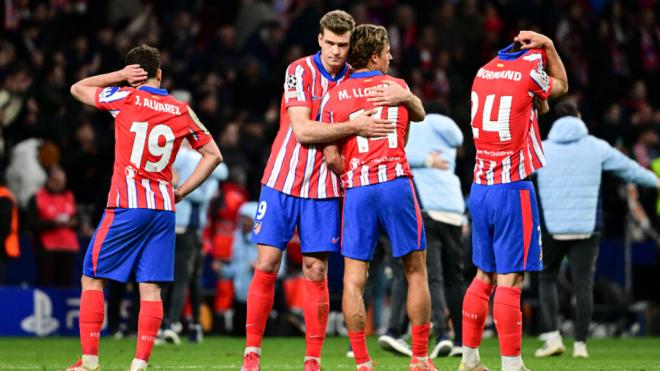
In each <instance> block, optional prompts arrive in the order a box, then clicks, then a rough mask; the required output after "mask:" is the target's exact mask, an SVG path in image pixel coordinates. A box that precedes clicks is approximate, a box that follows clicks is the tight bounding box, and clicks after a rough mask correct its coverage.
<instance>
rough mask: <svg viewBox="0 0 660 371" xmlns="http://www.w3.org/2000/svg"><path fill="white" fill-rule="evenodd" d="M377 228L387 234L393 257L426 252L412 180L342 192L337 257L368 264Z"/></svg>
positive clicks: (371, 256) (394, 181) (393, 181)
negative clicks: (339, 254) (340, 241)
mask: <svg viewBox="0 0 660 371" xmlns="http://www.w3.org/2000/svg"><path fill="white" fill-rule="evenodd" d="M381 228H382V229H384V231H385V232H387V236H388V237H389V239H390V242H391V244H392V255H393V256H394V257H395V258H400V257H402V256H404V255H408V254H409V253H411V252H413V251H422V250H424V249H426V234H425V233H424V223H423V222H422V214H421V213H420V211H419V204H418V203H417V198H416V196H415V189H414V188H413V184H412V179H410V178H404V177H402V178H396V179H394V180H391V181H389V182H385V183H378V184H372V185H368V186H362V187H354V188H349V189H347V190H346V196H345V197H344V210H343V215H342V245H341V254H342V255H343V256H345V257H347V258H351V259H356V260H363V261H371V259H372V258H373V255H374V250H375V249H376V243H377V242H378V238H379V236H380V233H381V231H382V230H381Z"/></svg>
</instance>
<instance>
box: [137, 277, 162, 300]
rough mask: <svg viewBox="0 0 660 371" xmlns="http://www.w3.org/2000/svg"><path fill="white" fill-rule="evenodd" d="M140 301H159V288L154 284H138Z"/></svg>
mask: <svg viewBox="0 0 660 371" xmlns="http://www.w3.org/2000/svg"><path fill="white" fill-rule="evenodd" d="M140 299H141V300H146V301H160V300H161V296H160V286H159V285H158V284H156V283H147V282H141V283H140Z"/></svg>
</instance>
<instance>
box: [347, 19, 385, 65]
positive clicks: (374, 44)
mask: <svg viewBox="0 0 660 371" xmlns="http://www.w3.org/2000/svg"><path fill="white" fill-rule="evenodd" d="M388 43H389V40H388V38H387V30H386V29H385V27H383V26H377V25H375V24H361V25H359V26H357V27H355V30H354V31H353V33H352V34H351V50H350V52H349V54H348V63H350V64H351V66H352V67H353V68H354V69H360V68H365V67H367V65H368V63H369V59H371V56H372V55H373V54H374V53H380V52H381V51H383V48H384V47H385V45H386V44H388Z"/></svg>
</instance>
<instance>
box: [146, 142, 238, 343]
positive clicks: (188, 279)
mask: <svg viewBox="0 0 660 371" xmlns="http://www.w3.org/2000/svg"><path fill="white" fill-rule="evenodd" d="M200 159H201V155H200V154H199V153H198V152H197V151H195V150H193V149H192V148H190V145H189V144H188V141H185V140H184V142H183V144H182V145H181V149H180V150H179V153H178V154H177V157H176V159H175V160H174V163H173V164H172V169H173V170H174V173H175V182H174V183H175V184H181V183H182V182H183V181H184V180H185V179H187V178H188V177H189V176H190V175H191V174H192V172H193V170H194V169H195V166H197V163H198V162H199V160H200ZM228 175H229V170H228V169H227V165H225V164H224V163H221V164H220V165H219V166H218V167H216V168H215V170H214V171H213V173H211V175H210V176H209V178H208V179H207V180H206V181H204V183H202V184H201V185H200V186H199V187H197V189H195V190H194V191H193V192H191V193H190V194H189V195H188V196H186V198H184V199H182V200H181V201H180V202H179V203H178V204H177V205H176V214H175V217H176V219H175V231H176V241H175V246H176V250H175V255H174V282H173V283H172V285H171V286H170V287H168V288H167V289H165V290H163V292H162V297H163V303H164V318H163V323H162V325H161V329H162V331H160V332H159V340H165V341H167V342H171V343H174V344H179V343H180V340H179V337H178V334H177V332H176V331H174V328H173V326H172V325H174V324H175V323H177V322H179V319H180V317H181V313H182V311H183V306H184V304H185V300H186V293H187V291H188V288H189V287H190V288H191V290H190V301H191V306H192V312H193V315H192V322H191V323H190V324H189V326H188V332H189V335H190V336H189V338H190V341H191V342H194V343H198V342H201V341H202V338H203V332H202V326H201V325H200V324H199V307H200V304H201V301H200V300H201V299H200V294H199V292H200V290H201V288H200V276H201V264H202V253H201V248H202V242H201V231H202V230H203V229H204V226H205V225H206V222H207V212H208V206H209V202H210V200H211V198H212V197H213V195H214V194H215V193H216V192H217V191H218V185H219V182H220V181H223V180H225V179H227V177H228ZM176 180H178V182H177V181H176Z"/></svg>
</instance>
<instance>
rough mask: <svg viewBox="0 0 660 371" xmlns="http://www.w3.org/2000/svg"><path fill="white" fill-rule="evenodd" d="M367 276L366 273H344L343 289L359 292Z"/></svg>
mask: <svg viewBox="0 0 660 371" xmlns="http://www.w3.org/2000/svg"><path fill="white" fill-rule="evenodd" d="M368 277H369V274H368V273H364V274H344V290H358V291H360V292H361V291H362V290H363V289H364V285H365V284H366V282H367V279H368Z"/></svg>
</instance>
